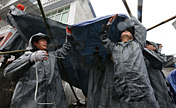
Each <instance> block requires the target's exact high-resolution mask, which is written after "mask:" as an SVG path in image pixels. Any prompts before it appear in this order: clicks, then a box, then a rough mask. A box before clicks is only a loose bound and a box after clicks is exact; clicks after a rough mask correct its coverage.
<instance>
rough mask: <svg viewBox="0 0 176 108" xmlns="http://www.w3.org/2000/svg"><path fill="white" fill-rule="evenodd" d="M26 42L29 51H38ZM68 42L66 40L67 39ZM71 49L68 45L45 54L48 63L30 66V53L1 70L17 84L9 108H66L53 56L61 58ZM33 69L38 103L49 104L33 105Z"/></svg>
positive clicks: (31, 64)
mask: <svg viewBox="0 0 176 108" xmlns="http://www.w3.org/2000/svg"><path fill="white" fill-rule="evenodd" d="M33 37H34V36H32V37H31V38H30V40H29V49H31V50H32V49H33V50H37V49H36V47H35V46H34V45H33V44H32V43H31V40H32V38H33ZM68 40H69V39H68ZM70 49H71V44H70V42H69V41H67V40H66V41H65V43H64V44H63V46H62V47H61V48H60V49H57V50H56V51H48V58H47V60H43V61H37V62H36V65H35V63H33V62H30V56H31V54H32V52H31V51H29V52H25V54H23V55H22V56H21V57H19V58H18V59H16V60H15V61H14V62H12V63H11V64H10V65H9V66H7V67H6V68H5V70H4V75H5V77H7V78H9V79H11V80H16V79H18V83H17V85H16V88H15V91H14V94H13V97H12V101H11V108H68V106H67V102H66V97H65V93H64V90H63V86H62V81H61V77H60V74H59V68H58V65H57V62H58V59H57V58H56V57H54V56H59V57H64V56H66V55H68V51H69V50H70ZM36 68H37V73H38V88H37V89H38V90H37V102H39V103H52V104H37V103H36V102H35V101H34V95H35V89H36Z"/></svg>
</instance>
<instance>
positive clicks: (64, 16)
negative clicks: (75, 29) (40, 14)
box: [46, 7, 70, 24]
mask: <svg viewBox="0 0 176 108" xmlns="http://www.w3.org/2000/svg"><path fill="white" fill-rule="evenodd" d="M69 10H70V7H66V8H64V9H60V10H57V11H54V12H52V13H49V14H47V15H46V17H47V18H50V19H52V20H55V21H59V22H62V23H64V24H66V23H67V22H68V15H69Z"/></svg>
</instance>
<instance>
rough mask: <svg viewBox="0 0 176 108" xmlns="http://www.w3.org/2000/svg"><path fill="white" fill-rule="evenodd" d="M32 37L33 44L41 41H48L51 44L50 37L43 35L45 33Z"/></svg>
mask: <svg viewBox="0 0 176 108" xmlns="http://www.w3.org/2000/svg"><path fill="white" fill-rule="evenodd" d="M32 37H33V38H32V40H31V42H32V43H33V42H36V41H38V40H40V39H46V41H47V43H49V42H50V38H49V36H47V35H45V34H43V33H37V34H34V35H33V36H32Z"/></svg>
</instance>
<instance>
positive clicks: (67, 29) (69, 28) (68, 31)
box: [66, 26, 72, 36]
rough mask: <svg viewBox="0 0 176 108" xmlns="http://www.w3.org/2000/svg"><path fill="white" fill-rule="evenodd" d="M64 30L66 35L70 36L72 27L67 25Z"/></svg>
mask: <svg viewBox="0 0 176 108" xmlns="http://www.w3.org/2000/svg"><path fill="white" fill-rule="evenodd" d="M66 32H67V35H68V36H70V35H71V34H72V28H71V27H70V26H67V28H66Z"/></svg>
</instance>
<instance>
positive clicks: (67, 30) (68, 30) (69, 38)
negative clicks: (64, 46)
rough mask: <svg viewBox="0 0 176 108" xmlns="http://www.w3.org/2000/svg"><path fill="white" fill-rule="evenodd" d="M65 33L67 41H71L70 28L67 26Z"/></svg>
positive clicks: (72, 38)
mask: <svg viewBox="0 0 176 108" xmlns="http://www.w3.org/2000/svg"><path fill="white" fill-rule="evenodd" d="M66 33H67V40H68V41H73V40H74V37H73V36H72V28H71V27H70V26H67V28H66Z"/></svg>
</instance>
